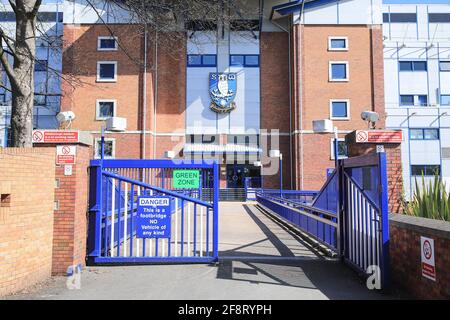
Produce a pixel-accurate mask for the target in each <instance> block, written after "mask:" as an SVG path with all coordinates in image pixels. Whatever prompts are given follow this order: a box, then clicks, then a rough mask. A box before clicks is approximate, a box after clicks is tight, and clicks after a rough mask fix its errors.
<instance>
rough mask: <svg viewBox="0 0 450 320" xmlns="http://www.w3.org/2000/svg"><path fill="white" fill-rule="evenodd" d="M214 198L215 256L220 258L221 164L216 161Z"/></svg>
mask: <svg viewBox="0 0 450 320" xmlns="http://www.w3.org/2000/svg"><path fill="white" fill-rule="evenodd" d="M213 174H214V175H213V177H214V179H213V181H214V198H213V207H214V208H213V256H214V258H215V259H218V258H219V164H218V162H215V163H214V169H213Z"/></svg>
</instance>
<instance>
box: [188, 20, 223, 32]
mask: <svg viewBox="0 0 450 320" xmlns="http://www.w3.org/2000/svg"><path fill="white" fill-rule="evenodd" d="M185 29H186V30H191V31H213V30H217V23H216V22H214V21H211V20H189V21H188V22H186V24H185Z"/></svg>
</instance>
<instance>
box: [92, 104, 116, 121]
mask: <svg viewBox="0 0 450 320" xmlns="http://www.w3.org/2000/svg"><path fill="white" fill-rule="evenodd" d="M115 114H116V100H97V106H96V115H95V119H96V120H106V119H108V118H111V117H114V116H115Z"/></svg>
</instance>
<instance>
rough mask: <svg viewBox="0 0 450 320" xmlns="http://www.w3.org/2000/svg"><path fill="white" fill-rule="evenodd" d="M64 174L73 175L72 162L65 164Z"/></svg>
mask: <svg viewBox="0 0 450 320" xmlns="http://www.w3.org/2000/svg"><path fill="white" fill-rule="evenodd" d="M64 175H65V176H71V175H72V165H71V164H66V165H65V166H64Z"/></svg>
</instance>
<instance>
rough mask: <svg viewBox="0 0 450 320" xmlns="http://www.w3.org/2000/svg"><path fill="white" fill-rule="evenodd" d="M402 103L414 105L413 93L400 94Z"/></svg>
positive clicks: (402, 104) (403, 104)
mask: <svg viewBox="0 0 450 320" xmlns="http://www.w3.org/2000/svg"><path fill="white" fill-rule="evenodd" d="M400 105H401V106H413V105H414V96H413V95H401V96H400Z"/></svg>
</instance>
